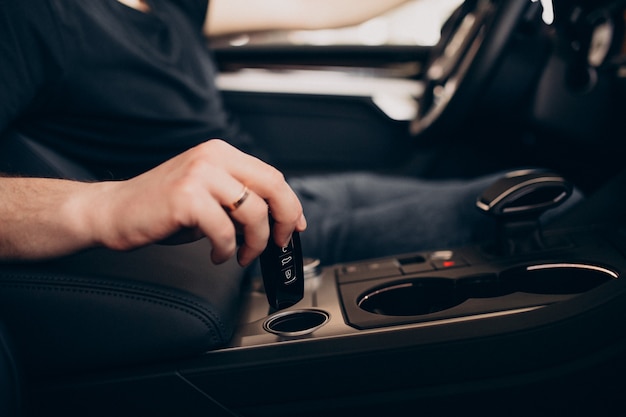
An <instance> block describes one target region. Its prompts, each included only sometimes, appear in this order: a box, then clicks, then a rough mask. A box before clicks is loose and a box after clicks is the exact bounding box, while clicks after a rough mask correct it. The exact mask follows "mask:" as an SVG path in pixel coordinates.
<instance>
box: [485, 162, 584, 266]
mask: <svg viewBox="0 0 626 417" xmlns="http://www.w3.org/2000/svg"><path fill="white" fill-rule="evenodd" d="M572 190H573V187H572V185H571V184H570V183H569V182H568V181H567V180H566V179H565V178H564V177H562V176H561V175H559V174H556V173H554V172H551V171H544V170H520V171H513V172H510V173H509V174H507V175H505V176H504V177H502V178H500V179H499V180H497V181H496V182H495V183H493V184H492V185H491V186H490V187H489V188H487V189H486V190H485V191H484V192H483V193H482V194H481V195H480V196H479V197H478V199H477V200H476V207H477V208H478V209H479V210H481V211H482V212H483V213H485V214H486V215H488V216H491V217H493V218H494V219H495V221H496V236H495V243H494V244H493V245H491V246H488V247H486V248H485V250H486V251H487V252H488V253H490V254H493V255H502V256H508V255H515V254H523V253H528V252H533V251H539V250H546V249H550V248H554V247H558V246H559V245H561V244H562V242H559V241H557V242H554V241H549V240H547V239H546V238H545V237H544V235H543V232H542V227H541V222H540V220H539V219H540V217H541V215H542V214H544V213H545V212H546V211H548V210H550V209H553V208H556V207H558V206H559V205H561V204H562V203H564V202H565V201H566V200H567V199H568V198H569V197H570V196H571V194H572Z"/></svg>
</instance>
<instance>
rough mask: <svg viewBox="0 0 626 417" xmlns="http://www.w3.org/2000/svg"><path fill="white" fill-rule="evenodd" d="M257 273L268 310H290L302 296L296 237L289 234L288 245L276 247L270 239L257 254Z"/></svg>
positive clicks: (301, 264) (302, 277) (294, 234)
mask: <svg viewBox="0 0 626 417" xmlns="http://www.w3.org/2000/svg"><path fill="white" fill-rule="evenodd" d="M261 272H262V274H263V284H264V285H265V294H266V295H267V301H268V302H269V304H270V306H271V307H273V308H275V309H277V310H280V309H283V308H287V307H291V306H292V305H294V304H296V303H297V302H298V301H300V300H301V299H302V297H303V296H304V272H303V261H302V248H301V246H300V234H299V233H298V232H293V235H292V238H291V240H290V241H289V244H288V245H287V246H285V247H280V246H278V245H276V243H274V239H272V238H271V237H270V240H269V242H268V244H267V247H266V248H265V250H264V251H263V253H262V254H261Z"/></svg>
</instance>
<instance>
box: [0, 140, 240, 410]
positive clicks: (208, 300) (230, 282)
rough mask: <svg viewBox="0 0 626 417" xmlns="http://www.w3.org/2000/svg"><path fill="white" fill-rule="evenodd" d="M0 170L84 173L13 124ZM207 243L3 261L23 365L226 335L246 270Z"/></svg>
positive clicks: (78, 365) (9, 323) (142, 358)
mask: <svg viewBox="0 0 626 417" xmlns="http://www.w3.org/2000/svg"><path fill="white" fill-rule="evenodd" d="M0 172H4V173H9V174H16V175H31V176H44V177H64V178H73V179H88V178H86V177H88V176H89V173H88V171H87V170H85V169H84V168H83V167H81V166H80V165H78V164H75V163H73V162H72V161H69V160H67V159H66V158H64V157H62V156H60V155H55V154H54V152H52V151H51V150H49V149H46V148H44V147H42V146H40V145H39V144H37V143H35V142H34V141H32V140H30V139H28V138H26V137H24V136H23V135H20V134H19V133H16V132H12V133H11V134H10V135H7V136H5V137H3V138H0ZM210 250H211V248H210V246H209V242H208V241H207V240H206V239H203V240H200V241H197V242H194V243H189V244H184V245H178V246H165V245H152V246H147V247H144V248H141V249H138V250H134V251H128V252H115V251H111V250H107V249H93V250H87V251H84V252H81V253H77V254H74V255H71V256H66V257H63V258H60V259H55V260H49V261H45V262H30V263H18V262H3V263H0V321H4V324H5V326H6V329H7V331H8V333H9V334H10V336H11V337H12V339H13V341H14V345H15V347H16V350H17V352H19V354H20V357H21V358H22V359H23V360H22V363H24V365H25V366H24V371H25V372H26V373H27V374H36V375H37V376H42V375H51V374H60V373H63V374H71V373H72V372H83V371H86V370H90V369H100V368H110V367H116V366H124V365H128V364H137V363H144V362H151V361H159V360H165V359H171V358H177V357H182V356H189V355H195V354H201V353H202V352H205V351H207V350H210V349H214V348H216V347H219V346H222V345H224V344H226V343H227V342H228V340H229V338H230V337H231V335H232V332H233V330H234V327H235V325H236V322H237V312H238V309H239V301H240V288H241V285H242V281H243V279H244V276H245V272H244V270H243V269H242V268H241V267H239V266H238V264H237V263H236V262H235V261H232V262H228V263H226V264H223V265H220V266H215V265H213V264H212V263H211V260H210ZM0 414H1V413H0Z"/></svg>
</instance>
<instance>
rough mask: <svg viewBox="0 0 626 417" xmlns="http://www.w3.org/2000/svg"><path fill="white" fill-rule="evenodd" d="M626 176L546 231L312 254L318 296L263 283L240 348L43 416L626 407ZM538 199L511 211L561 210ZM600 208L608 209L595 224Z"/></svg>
mask: <svg viewBox="0 0 626 417" xmlns="http://www.w3.org/2000/svg"><path fill="white" fill-rule="evenodd" d="M542 178H543V177H542ZM625 182H626V179H625V178H623V177H619V178H618V179H617V180H616V182H615V183H614V184H613V186H610V187H608V188H607V189H606V190H605V191H604V192H603V193H600V194H598V195H596V196H594V198H591V199H589V200H588V201H586V202H585V203H584V204H582V205H580V207H577V210H575V212H574V213H573V214H572V215H570V216H567V215H566V216H563V217H562V220H561V221H560V222H558V223H554V224H553V226H552V227H550V228H546V229H541V230H538V229H537V228H536V224H535V226H533V227H531V226H529V224H531V223H532V224H534V220H533V219H534V218H535V217H536V215H535V214H533V215H532V216H530V215H528V216H527V215H524V216H521V217H520V216H514V217H513V218H511V217H507V216H505V217H506V218H504V219H503V218H502V217H498V216H496V218H495V219H494V221H502V222H504V225H503V227H500V228H499V232H498V233H499V235H498V236H490V237H489V236H487V237H486V239H485V241H484V242H482V243H479V244H476V245H471V246H466V247H459V248H435V249H433V250H432V251H424V252H414V253H406V254H398V255H396V256H391V257H384V258H379V259H368V260H363V261H358V262H348V263H342V264H337V265H331V266H326V267H323V268H320V266H319V264H318V263H317V262H316V261H315V260H312V259H308V260H307V259H305V262H304V265H303V270H304V287H305V291H304V296H303V298H302V299H301V300H300V301H299V302H297V303H296V304H293V305H291V306H289V307H287V308H282V309H277V308H276V307H275V306H270V305H269V304H268V298H267V294H266V292H265V289H264V284H263V280H262V278H261V277H255V278H253V279H251V280H250V281H249V282H248V284H247V286H246V288H245V293H244V295H243V305H242V309H241V314H240V316H239V321H238V324H237V325H236V326H235V328H236V329H235V332H234V335H233V337H232V338H231V339H230V341H229V343H228V344H227V345H226V346H223V347H221V348H218V349H214V350H211V351H208V352H206V353H204V354H202V355H196V356H193V357H189V358H187V359H183V360H176V361H172V362H169V363H159V364H156V365H154V366H146V367H142V368H140V369H126V370H123V371H112V372H111V373H110V374H109V375H102V374H100V375H96V376H94V377H92V378H90V377H89V376H87V377H83V378H79V379H77V380H70V381H64V382H63V383H61V384H58V383H57V384H55V385H54V386H53V387H51V386H48V387H46V388H45V389H44V390H43V397H42V398H43V399H44V400H45V403H41V404H40V408H41V409H48V407H50V408H49V409H51V410H55V411H58V410H69V413H68V414H67V415H71V414H72V412H73V413H75V412H76V410H83V411H85V412H87V411H89V412H90V413H91V414H90V415H107V413H108V415H111V413H114V412H117V411H119V410H120V409H121V410H123V411H124V412H127V411H128V410H135V411H137V412H145V411H146V410H150V412H151V415H168V414H167V413H168V411H167V410H168V407H170V408H171V409H172V410H175V412H176V413H177V414H178V415H186V416H196V415H197V416H201V415H207V413H210V414H211V415H217V416H231V417H232V416H270V415H271V416H290V417H292V416H298V417H303V416H319V415H332V416H335V415H341V416H343V415H359V416H379V415H407V412H409V414H408V415H413V414H422V413H423V414H424V415H434V414H436V415H453V414H454V415H456V414H458V413H460V412H463V413H466V414H467V413H469V414H471V415H473V414H476V413H477V412H480V415H493V416H496V415H498V416H499V415H502V414H503V410H506V411H505V413H507V414H508V415H560V414H562V413H563V412H572V413H577V414H581V413H582V414H585V415H586V414H591V415H602V414H604V413H605V412H606V413H609V411H611V412H612V413H614V412H615V411H614V410H613V408H615V407H618V408H619V407H621V409H622V410H623V407H624V406H623V404H622V403H621V400H620V399H621V398H622V397H623V395H622V392H623V389H624V387H625V386H626V382H624V381H625V380H624V378H623V375H624V374H625V372H626V361H625V360H624V358H626V330H625V329H626V326H624V323H623V322H624V319H623V318H624V317H626V281H625V280H624V276H623V274H624V271H626V227H625V226H623V225H624V224H625V223H624V222H623V214H622V212H623V211H622V210H621V209H620V208H619V207H624V205H623V203H624V201H622V200H623V198H622V197H621V194H615V191H616V190H621V189H623V186H624V185H625ZM513 188H515V189H519V188H518V187H517V186H515V187H513ZM539 188H540V189H543V188H542V187H539ZM557 188H558V187H557ZM531 191H532V192H530V193H521V194H522V195H521V196H517V197H519V198H517V197H516V196H512V195H509V197H507V198H508V200H507V201H509V203H510V204H508V205H507V206H508V207H518V208H519V207H526V208H528V207H529V206H531V205H534V204H536V203H538V202H539V203H541V202H545V201H547V200H545V199H544V198H538V196H537V194H535V191H536V189H534V188H533V190H531ZM540 194H541V196H546V195H547V196H548V200H554V197H555V196H559V195H560V194H561V193H560V192H549V193H544V192H540ZM530 197H532V198H530ZM598 199H600V200H601V201H598ZM529 201H530V202H531V203H532V204H530V203H529ZM607 201H609V202H612V203H613V204H614V207H611V206H610V205H608V204H607ZM522 203H523V204H522ZM596 204H600V205H601V206H602V207H608V208H607V209H606V210H604V211H603V213H604V214H605V217H604V218H602V219H597V218H596V221H592V220H591V219H592V218H591V217H590V216H589V213H590V212H596V213H597V211H596V209H597V207H596V206H595V205H596ZM514 211H516V210H514ZM531 211H532V210H531ZM526 214H528V212H526ZM581 219H587V221H581ZM522 223H523V224H522ZM518 226H519V227H518ZM522 226H523V227H522ZM520 230H523V231H524V232H522V233H520V234H517V233H518V232H519V231H520ZM530 236H532V238H531V237H530ZM494 242H495V243H494ZM502 242H505V243H506V244H507V246H506V248H503V247H502V246H501V245H502V244H503V243H502ZM521 243H523V244H521ZM85 378H86V379H85ZM40 394H41V393H40ZM110 398H118V400H117V401H116V402H111V401H110ZM70 399H71V401H70ZM181 399H184V401H182V400H181ZM76 403H78V404H79V406H77V405H76ZM44 404H45V407H44V406H43V405H44ZM94 404H97V405H98V406H97V407H94ZM81 406H84V408H80V407H81ZM411 410H412V411H411ZM170 411H171V410H170ZM418 411H419V413H418ZM43 415H45V413H44V414H43ZM169 415H172V414H169ZM613 415H614V414H613Z"/></svg>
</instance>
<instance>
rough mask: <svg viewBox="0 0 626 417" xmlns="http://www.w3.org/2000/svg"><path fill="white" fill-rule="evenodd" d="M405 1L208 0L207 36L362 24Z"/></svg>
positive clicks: (205, 27) (205, 29) (205, 26)
mask: <svg viewBox="0 0 626 417" xmlns="http://www.w3.org/2000/svg"><path fill="white" fill-rule="evenodd" d="M407 1H408V0H265V1H254V0H210V1H209V8H208V12H207V17H206V19H205V25H204V32H205V34H207V35H209V36H216V35H226V34H233V33H241V32H251V31H260V30H274V29H283V30H295V29H324V28H333V27H342V26H349V25H354V24H358V23H361V22H364V21H366V20H368V19H371V18H373V17H376V16H378V15H379V14H381V13H383V12H386V11H388V10H390V9H393V8H395V7H397V6H399V5H401V4H403V3H407Z"/></svg>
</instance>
